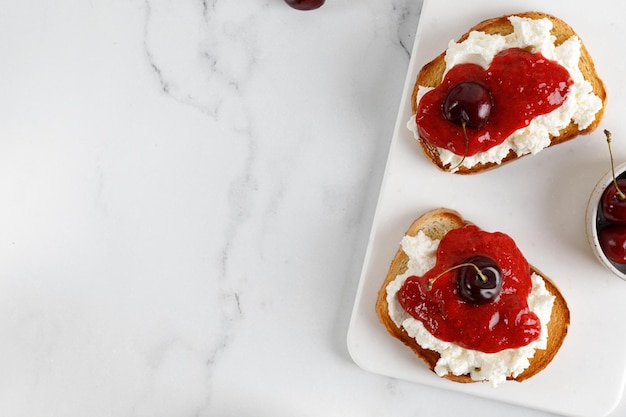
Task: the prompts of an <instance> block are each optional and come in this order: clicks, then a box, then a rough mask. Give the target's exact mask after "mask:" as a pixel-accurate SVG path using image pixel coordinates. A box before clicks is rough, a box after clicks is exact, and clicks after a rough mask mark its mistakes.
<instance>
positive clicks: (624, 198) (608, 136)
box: [604, 129, 626, 200]
mask: <svg viewBox="0 0 626 417" xmlns="http://www.w3.org/2000/svg"><path fill="white" fill-rule="evenodd" d="M604 135H605V136H606V143H607V144H608V146H609V156H610V157H611V172H612V173H613V184H614V185H615V189H616V190H617V195H618V197H619V199H620V200H626V195H624V193H623V192H622V190H620V189H619V186H618V185H617V178H615V163H614V162H613V149H612V147H611V132H609V131H608V130H606V129H604Z"/></svg>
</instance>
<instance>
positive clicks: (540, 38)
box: [407, 16, 602, 171]
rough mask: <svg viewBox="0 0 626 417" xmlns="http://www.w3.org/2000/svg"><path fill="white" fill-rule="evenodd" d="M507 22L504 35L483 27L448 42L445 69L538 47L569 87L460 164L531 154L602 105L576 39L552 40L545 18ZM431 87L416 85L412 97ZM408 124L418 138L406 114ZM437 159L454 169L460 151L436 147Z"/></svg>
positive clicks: (592, 115)
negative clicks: (547, 108)
mask: <svg viewBox="0 0 626 417" xmlns="http://www.w3.org/2000/svg"><path fill="white" fill-rule="evenodd" d="M509 21H510V22H511V24H512V25H513V28H514V31H513V32H512V33H511V34H509V35H506V36H503V35H497V34H496V35H489V34H486V33H484V32H477V31H474V32H471V33H470V34H469V37H468V38H467V39H466V40H464V41H463V42H461V43H456V42H454V41H451V42H450V43H449V44H448V49H447V50H446V56H445V61H446V69H445V72H447V71H448V70H449V69H450V68H452V67H453V66H455V65H457V64H462V63H474V64H478V65H480V66H482V67H483V68H485V69H486V68H487V67H488V66H489V64H490V63H491V61H492V60H493V57H494V56H495V55H496V54H498V53H499V52H501V51H503V50H505V49H509V48H530V51H531V52H541V54H542V55H543V56H544V57H546V58H547V59H549V60H552V61H556V62H558V63H559V64H560V65H562V66H563V67H565V68H566V69H567V71H568V72H569V74H570V76H571V77H572V80H573V81H574V83H573V84H572V85H571V86H570V87H569V90H568V93H567V96H566V98H565V101H564V102H563V104H562V105H561V106H560V107H559V108H557V109H556V110H554V111H552V112H550V113H548V114H544V115H541V116H538V117H536V118H534V119H533V120H532V121H531V122H530V124H529V125H528V126H526V127H524V128H521V129H518V130H517V131H515V132H513V134H511V136H509V137H508V138H507V139H505V140H504V142H502V143H501V144H500V145H497V146H494V147H493V148H491V149H489V150H488V151H485V152H479V153H477V154H475V155H472V156H468V157H466V158H465V160H463V162H462V166H465V167H468V168H470V167H472V166H474V165H476V164H477V163H487V162H495V163H498V164H499V163H500V162H502V160H503V159H504V157H506V156H507V155H508V153H509V151H510V150H513V151H514V152H515V154H517V155H518V156H522V155H525V154H535V153H537V152H539V151H541V150H542V149H544V148H546V147H547V146H549V145H550V135H558V134H559V131H560V130H561V129H563V128H564V127H566V126H567V125H568V124H569V123H570V121H571V120H573V121H574V122H575V123H576V124H577V125H578V128H579V130H582V129H585V128H586V127H587V126H589V125H590V124H591V123H592V122H593V121H594V119H595V115H596V113H597V112H598V111H599V110H600V109H601V108H602V100H601V99H600V98H599V97H598V96H596V95H595V94H594V93H593V89H592V85H591V83H590V82H589V81H587V80H585V78H584V77H583V75H582V73H581V71H580V69H579V68H578V61H579V59H580V46H581V42H580V39H579V38H578V37H576V36H572V37H571V38H569V39H568V40H566V41H565V42H563V43H562V44H561V45H559V46H556V45H555V44H554V42H555V37H554V36H553V35H552V34H550V30H551V29H552V22H551V21H550V20H549V19H530V18H522V17H519V16H511V17H510V18H509ZM431 89H432V88H429V87H423V86H419V88H418V94H417V98H416V100H417V102H418V103H419V101H420V100H421V98H422V97H423V95H424V94H426V93H427V92H428V91H430V90H431ZM407 127H408V128H409V129H410V130H411V131H412V132H413V134H414V136H415V138H416V139H417V138H418V133H417V124H416V122H415V117H411V120H409V122H408V124H407ZM437 149H438V151H439V157H440V159H441V162H442V163H443V164H444V165H446V164H450V166H451V167H456V168H454V169H453V171H456V170H457V169H458V167H459V163H461V160H462V158H463V157H462V156H459V155H456V154H454V153H452V152H450V151H449V150H447V149H443V148H437Z"/></svg>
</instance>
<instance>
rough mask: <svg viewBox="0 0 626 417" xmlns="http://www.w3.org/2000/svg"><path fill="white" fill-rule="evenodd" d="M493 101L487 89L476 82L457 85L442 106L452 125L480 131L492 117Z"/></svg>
mask: <svg viewBox="0 0 626 417" xmlns="http://www.w3.org/2000/svg"><path fill="white" fill-rule="evenodd" d="M492 107H493V100H492V98H491V93H490V92H489V90H487V87H485V86H484V85H482V84H480V83H477V82H475V81H465V82H462V83H459V84H457V85H456V86H455V87H454V88H453V89H452V90H450V92H449V93H448V95H447V96H446V99H445V100H444V102H443V105H442V111H443V115H444V117H445V118H446V119H448V120H449V121H451V122H452V123H456V124H458V125H462V124H463V122H465V126H466V127H468V128H470V129H480V128H481V127H483V126H484V125H485V123H487V121H488V120H489V116H490V115H491V108H492Z"/></svg>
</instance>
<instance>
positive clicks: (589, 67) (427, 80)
mask: <svg viewBox="0 0 626 417" xmlns="http://www.w3.org/2000/svg"><path fill="white" fill-rule="evenodd" d="M510 16H513V15H504V16H500V17H496V18H493V19H489V20H485V21H483V22H481V23H479V24H477V25H476V26H474V27H472V28H471V29H470V30H469V31H468V32H467V33H465V34H464V35H463V36H461V38H459V40H458V41H457V42H462V41H464V40H465V39H467V38H468V36H469V34H470V32H472V31H478V32H484V33H487V34H500V35H504V36H506V35H508V34H510V33H512V32H513V25H512V24H511V22H510V21H509V17H510ZM514 16H519V17H525V18H530V19H543V18H548V19H550V20H551V21H552V25H553V27H552V31H551V33H552V34H553V35H554V36H555V37H556V41H555V45H557V46H558V45H560V44H562V43H563V42H565V41H566V40H567V39H569V38H570V37H572V36H577V37H578V38H579V39H580V40H581V55H580V60H579V62H578V67H579V68H580V71H581V73H582V74H583V77H584V78H585V79H586V80H587V81H589V82H590V83H591V85H592V87H593V92H594V94H595V95H596V96H598V97H599V98H600V100H601V101H602V108H601V109H600V110H599V111H598V112H597V113H596V116H595V120H594V121H593V122H592V123H591V124H590V125H589V126H587V127H586V128H584V129H582V130H579V128H578V125H577V124H576V123H575V122H574V121H571V122H570V124H569V125H568V126H567V127H565V128H564V129H562V130H561V131H560V132H559V134H558V135H557V136H551V137H550V140H551V144H550V146H553V145H556V144H559V143H563V142H565V141H567V140H570V139H573V138H575V137H576V136H578V135H580V134H586V133H589V132H591V131H593V130H594V129H595V128H596V127H597V126H598V124H599V123H600V121H601V120H602V117H603V115H604V109H605V105H606V100H607V92H606V88H605V85H604V83H603V81H602V80H601V79H600V77H599V76H598V74H597V72H596V68H595V65H594V62H593V60H592V58H591V55H590V54H589V51H588V50H587V48H586V47H585V45H584V43H583V42H582V39H581V38H580V36H578V35H577V34H576V32H575V31H574V29H572V28H571V27H570V26H569V25H568V24H567V23H565V22H564V21H563V20H561V19H559V18H557V17H554V16H551V15H548V14H545V13H541V12H524V13H515V14H514ZM445 55H446V53H445V51H444V52H442V53H441V54H440V55H438V56H437V57H436V58H435V59H433V60H432V61H431V62H429V63H427V64H426V65H424V66H423V67H422V68H421V70H420V71H419V73H418V75H417V79H416V82H415V85H414V87H413V94H412V100H411V103H412V113H413V117H414V116H415V114H416V113H417V91H418V87H419V86H420V85H421V86H425V87H433V88H434V87H436V86H438V85H439V84H441V82H442V80H443V74H444V71H445V69H446V62H445ZM419 143H420V145H421V147H422V150H423V151H424V153H425V155H426V156H427V157H428V158H429V159H430V160H431V161H432V162H433V163H434V164H435V165H437V166H438V167H439V168H441V169H442V170H447V169H449V167H446V166H444V164H443V163H442V162H441V159H440V157H439V151H438V150H437V148H436V147H434V146H432V145H430V144H429V143H428V142H426V141H425V140H423V139H421V138H420V139H419ZM518 158H520V156H518V155H517V154H516V153H515V152H514V151H510V152H509V154H508V155H507V156H506V157H505V158H504V159H503V160H502V161H501V162H500V163H499V164H498V163H495V162H488V163H478V164H476V165H474V166H472V167H469V168H468V167H465V166H461V167H458V170H457V171H455V173H458V174H473V173H477V172H482V171H485V170H488V169H492V168H495V167H498V166H500V165H503V164H505V163H507V162H510V161H513V160H515V159H518Z"/></svg>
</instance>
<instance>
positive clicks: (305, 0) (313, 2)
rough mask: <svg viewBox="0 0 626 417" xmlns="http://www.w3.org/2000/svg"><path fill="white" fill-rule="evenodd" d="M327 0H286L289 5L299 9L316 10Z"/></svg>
mask: <svg viewBox="0 0 626 417" xmlns="http://www.w3.org/2000/svg"><path fill="white" fill-rule="evenodd" d="M325 1H326V0H285V3H287V4H288V5H289V6H291V7H293V8H294V9H297V10H314V9H318V8H320V7H322V5H323V4H324V2H325Z"/></svg>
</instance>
